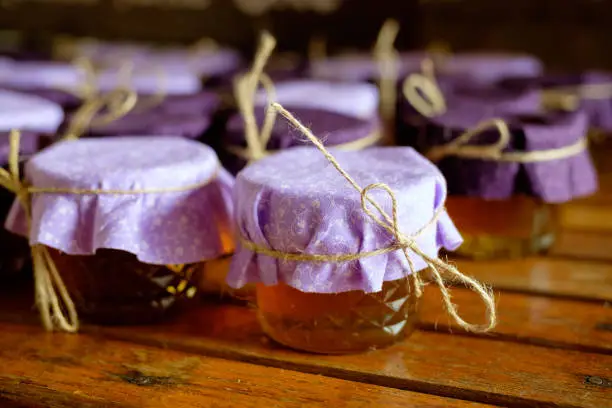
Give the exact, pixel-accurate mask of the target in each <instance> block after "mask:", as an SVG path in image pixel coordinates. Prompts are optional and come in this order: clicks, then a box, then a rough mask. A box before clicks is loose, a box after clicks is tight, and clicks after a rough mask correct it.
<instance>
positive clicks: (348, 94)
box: [256, 79, 379, 120]
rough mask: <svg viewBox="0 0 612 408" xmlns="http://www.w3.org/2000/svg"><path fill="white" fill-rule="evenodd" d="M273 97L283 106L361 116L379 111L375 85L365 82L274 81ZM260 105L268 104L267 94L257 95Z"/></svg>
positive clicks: (368, 115) (376, 113) (261, 92)
mask: <svg viewBox="0 0 612 408" xmlns="http://www.w3.org/2000/svg"><path fill="white" fill-rule="evenodd" d="M274 87H275V101H276V102H278V103H280V104H281V105H283V106H284V107H286V108H287V109H294V108H309V109H321V110H325V111H329V112H336V113H339V114H342V115H347V116H353V117H356V118H361V119H366V120H367V119H371V118H373V117H376V116H377V115H378V105H379V96H378V88H377V87H376V86H374V85H371V84H366V83H338V82H329V81H317V80H312V79H301V80H292V81H282V82H277V83H276V84H275V85H274ZM256 103H257V104H258V105H259V106H267V104H268V103H269V101H268V95H267V94H266V92H265V91H264V90H261V91H259V92H258V94H257V95H256Z"/></svg>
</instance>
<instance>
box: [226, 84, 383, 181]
mask: <svg viewBox="0 0 612 408" xmlns="http://www.w3.org/2000/svg"><path fill="white" fill-rule="evenodd" d="M275 88H276V99H275V101H276V102H279V103H280V104H282V105H283V106H285V107H286V108H287V109H291V111H292V112H293V113H294V114H295V115H296V116H297V117H298V118H299V119H300V121H302V122H303V123H305V124H307V125H308V126H309V127H310V128H311V129H312V131H313V132H314V134H316V135H318V136H319V137H320V138H321V139H322V140H323V142H324V143H325V145H327V146H336V145H340V144H345V143H351V142H356V141H358V140H361V139H364V138H366V137H369V136H372V135H375V133H376V132H378V131H379V129H380V118H379V117H378V98H379V97H378V91H377V89H376V87H375V86H373V85H369V84H338V83H331V82H324V81H313V80H295V81H286V82H280V83H278V84H276V85H275ZM255 98H256V105H257V106H256V110H255V118H256V121H257V126H258V128H260V129H261V127H262V126H263V122H264V119H265V116H266V113H265V110H266V105H267V103H268V100H267V95H266V94H265V93H264V92H260V93H258V94H257V95H256V97H255ZM244 134H245V132H244V120H243V118H242V116H241V115H240V114H236V115H234V116H233V117H231V118H230V119H229V121H228V123H227V126H226V135H225V138H224V144H225V145H226V146H238V147H246V141H245V136H244ZM304 143H308V142H305V141H304V139H303V137H301V135H300V134H299V132H298V131H297V130H296V129H294V128H293V126H291V125H290V124H288V123H287V121H285V120H281V119H277V120H276V123H275V124H274V128H273V130H272V136H271V137H270V140H269V142H268V146H267V150H269V151H277V150H283V149H288V148H291V147H294V146H299V145H303V144H304ZM225 156H226V157H224V158H223V159H224V160H223V161H224V164H225V165H226V167H227V168H228V169H229V170H230V171H232V172H234V173H236V172H238V171H239V170H240V169H242V168H243V167H244V166H245V165H246V160H244V159H242V158H240V157H237V156H234V155H230V154H226V155H225Z"/></svg>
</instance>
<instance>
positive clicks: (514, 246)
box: [446, 196, 558, 259]
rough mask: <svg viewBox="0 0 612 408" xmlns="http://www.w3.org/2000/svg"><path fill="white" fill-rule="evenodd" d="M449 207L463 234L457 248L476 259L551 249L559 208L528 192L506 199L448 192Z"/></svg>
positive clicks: (533, 252) (463, 253) (517, 255)
mask: <svg viewBox="0 0 612 408" xmlns="http://www.w3.org/2000/svg"><path fill="white" fill-rule="evenodd" d="M446 208H447V211H448V214H449V215H450V217H451V219H452V220H453V222H454V223H455V225H456V226H457V228H458V229H459V232H460V233H461V235H462V236H463V239H464V242H463V244H462V245H461V247H459V249H457V250H456V253H457V254H459V255H462V256H466V257H470V258H474V259H494V258H518V257H524V256H528V255H533V254H537V253H542V252H545V251H546V250H548V249H549V248H550V247H551V246H552V244H553V243H554V239H555V232H556V230H557V225H558V211H557V208H556V207H555V206H553V205H551V204H546V203H543V202H541V201H539V200H537V199H535V198H532V197H527V196H514V197H512V198H509V199H507V200H484V199H482V198H476V197H465V196H449V197H448V199H447V201H446Z"/></svg>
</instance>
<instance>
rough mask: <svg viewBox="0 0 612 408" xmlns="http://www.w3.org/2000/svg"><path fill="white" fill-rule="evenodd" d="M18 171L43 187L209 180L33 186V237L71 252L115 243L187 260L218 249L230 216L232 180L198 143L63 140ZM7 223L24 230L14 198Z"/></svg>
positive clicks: (152, 258) (139, 252)
mask: <svg viewBox="0 0 612 408" xmlns="http://www.w3.org/2000/svg"><path fill="white" fill-rule="evenodd" d="M25 173H26V179H27V180H28V182H30V183H31V184H32V185H33V186H36V187H42V188H80V189H105V190H110V189H116V190H139V189H164V188H180V187H182V186H189V185H193V184H197V183H199V182H203V181H206V180H210V182H209V183H208V184H206V185H204V186H202V187H199V188H196V189H190V190H186V191H179V192H163V193H149V194H134V195H127V194H126V195H112V194H97V195H76V194H47V193H39V194H34V195H33V196H32V228H31V231H30V234H29V238H30V244H32V245H33V244H44V245H47V246H50V247H52V248H55V249H58V250H60V251H63V252H66V253H68V254H71V255H92V254H94V253H95V252H96V250H97V249H100V248H110V249H118V250H123V251H127V252H130V253H132V254H135V255H136V256H137V257H138V259H139V260H140V261H142V262H145V263H149V264H182V263H193V262H199V261H202V260H205V259H211V258H216V257H218V256H220V255H222V254H223V244H222V242H221V238H220V234H221V231H220V228H227V227H228V225H230V222H231V217H232V212H233V205H232V202H231V189H232V187H233V182H234V180H233V178H232V177H231V176H230V175H229V174H228V173H227V172H225V171H224V170H223V169H222V168H221V166H220V164H219V161H218V159H217V157H216V155H215V153H214V151H213V150H212V149H211V148H209V147H207V146H205V145H202V144H200V143H197V142H193V141H190V140H187V139H177V138H173V137H149V138H145V137H142V136H138V137H123V138H112V139H81V140H75V141H64V142H59V143H56V144H54V145H53V146H50V147H49V148H47V149H45V150H44V151H42V152H41V153H39V154H37V155H35V156H33V157H32V159H31V160H30V161H29V162H28V163H27V164H26V171H25ZM6 225H7V228H8V229H9V230H11V231H13V232H15V233H19V234H21V235H25V236H27V235H28V234H27V233H26V230H25V228H24V226H25V223H24V222H23V211H22V209H21V207H20V206H19V205H18V204H17V203H15V204H14V206H13V208H12V210H11V214H10V215H9V218H8V219H7V223H6Z"/></svg>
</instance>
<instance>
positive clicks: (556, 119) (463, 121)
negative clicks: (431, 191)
mask: <svg viewBox="0 0 612 408" xmlns="http://www.w3.org/2000/svg"><path fill="white" fill-rule="evenodd" d="M492 117H500V118H501V119H504V120H505V121H506V122H507V123H508V125H509V127H510V130H511V134H512V140H511V142H510V145H509V146H508V148H507V149H506V150H505V151H507V152H517V151H518V152H521V151H526V152H531V151H540V150H547V149H555V148H560V147H564V146H568V145H572V144H573V143H575V142H577V141H578V140H579V139H580V138H583V137H586V132H587V118H586V116H585V115H584V113H581V112H575V113H563V112H553V113H533V114H530V115H512V114H507V115H498V114H497V113H496V114H495V115H494V116H492V115H491V113H490V110H489V109H488V108H487V107H485V106H483V107H481V109H476V108H475V107H473V106H469V107H457V108H453V109H450V110H448V111H447V112H446V113H445V114H444V115H441V116H439V117H437V118H433V119H428V120H426V122H425V126H424V127H422V128H421V136H422V137H421V144H420V147H421V148H422V150H424V151H427V150H428V149H430V148H431V147H433V146H436V145H441V144H445V143H448V142H449V141H451V140H453V139H454V138H456V137H458V136H459V135H460V134H462V133H464V132H465V131H466V130H468V129H472V128H474V127H475V126H476V125H477V124H478V123H479V122H481V121H483V120H486V119H491V118H492ZM498 139H499V133H498V132H497V131H496V130H490V131H486V132H484V133H482V134H481V135H478V136H476V137H474V138H473V139H472V141H471V142H470V143H469V144H470V145H489V144H493V143H495V142H496V141H497V140H498ZM438 167H439V168H440V170H441V171H442V174H444V176H445V177H446V179H447V183H448V189H449V194H453V195H468V196H477V197H482V198H485V199H505V198H508V197H510V196H512V195H514V194H528V195H532V196H535V197H538V198H540V199H542V200H543V201H545V202H550V203H562V202H566V201H570V200H572V199H575V198H578V197H583V196H586V195H589V194H592V193H594V192H595V191H596V190H597V175H596V172H595V169H594V168H593V163H592V162H591V158H590V155H589V153H588V151H587V150H585V151H583V152H582V153H579V154H577V155H575V156H571V157H568V158H565V159H560V160H553V161H544V162H537V163H509V162H496V161H486V160H475V159H463V158H458V157H452V156H449V157H447V158H444V159H443V160H441V161H440V162H439V163H438Z"/></svg>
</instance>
